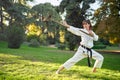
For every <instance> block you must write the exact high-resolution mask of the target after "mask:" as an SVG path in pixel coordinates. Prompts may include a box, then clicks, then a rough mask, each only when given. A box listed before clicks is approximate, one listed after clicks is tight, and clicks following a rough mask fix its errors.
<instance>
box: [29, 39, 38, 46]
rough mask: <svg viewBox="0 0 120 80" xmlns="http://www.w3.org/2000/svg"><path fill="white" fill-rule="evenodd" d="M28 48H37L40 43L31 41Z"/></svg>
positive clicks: (34, 40)
mask: <svg viewBox="0 0 120 80" xmlns="http://www.w3.org/2000/svg"><path fill="white" fill-rule="evenodd" d="M29 46H30V47H39V46H40V43H39V42H38V41H37V40H36V39H31V40H30V44H29Z"/></svg>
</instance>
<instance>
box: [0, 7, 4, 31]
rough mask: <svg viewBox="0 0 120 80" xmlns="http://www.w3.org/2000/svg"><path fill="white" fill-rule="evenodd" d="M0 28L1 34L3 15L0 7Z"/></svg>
mask: <svg viewBox="0 0 120 80" xmlns="http://www.w3.org/2000/svg"><path fill="white" fill-rule="evenodd" d="M0 19H1V20H0V27H1V32H2V33H3V32H4V28H3V13H2V7H0Z"/></svg>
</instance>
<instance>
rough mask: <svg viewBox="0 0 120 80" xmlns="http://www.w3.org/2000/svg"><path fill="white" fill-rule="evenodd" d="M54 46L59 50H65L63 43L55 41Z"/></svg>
mask: <svg viewBox="0 0 120 80" xmlns="http://www.w3.org/2000/svg"><path fill="white" fill-rule="evenodd" d="M56 47H57V48H58V49H60V50H65V48H66V45H65V44H63V43H56Z"/></svg>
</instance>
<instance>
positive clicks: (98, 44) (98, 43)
mask: <svg viewBox="0 0 120 80" xmlns="http://www.w3.org/2000/svg"><path fill="white" fill-rule="evenodd" d="M103 41H104V40H103V39H100V40H98V41H96V42H94V44H95V45H94V46H93V49H105V48H106V47H107V45H105V42H103Z"/></svg>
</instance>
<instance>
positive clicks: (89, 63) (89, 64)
mask: <svg viewBox="0 0 120 80" xmlns="http://www.w3.org/2000/svg"><path fill="white" fill-rule="evenodd" d="M80 46H81V47H83V48H85V49H87V53H88V51H90V57H89V54H88V58H87V59H88V66H89V67H90V66H91V62H90V58H91V59H92V50H91V49H90V48H88V47H86V46H84V45H80Z"/></svg>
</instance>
